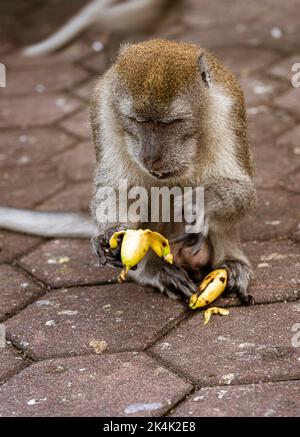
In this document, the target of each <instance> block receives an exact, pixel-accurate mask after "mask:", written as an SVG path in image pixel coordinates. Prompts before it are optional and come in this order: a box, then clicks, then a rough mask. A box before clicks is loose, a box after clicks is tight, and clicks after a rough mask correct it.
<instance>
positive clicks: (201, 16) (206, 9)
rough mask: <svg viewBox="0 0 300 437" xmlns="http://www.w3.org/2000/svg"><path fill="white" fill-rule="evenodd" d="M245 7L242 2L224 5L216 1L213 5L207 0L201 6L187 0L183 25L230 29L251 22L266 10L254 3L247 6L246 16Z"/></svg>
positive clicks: (192, 0) (191, 0)
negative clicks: (241, 23) (236, 24)
mask: <svg viewBox="0 0 300 437" xmlns="http://www.w3.org/2000/svg"><path fill="white" fill-rule="evenodd" d="M245 5H246V3H245V2H244V1H241V2H239V3H237V4H236V3H234V2H233V1H232V0H230V1H229V2H228V3H227V4H226V5H225V4H224V3H223V2H222V1H217V2H216V3H215V4H214V5H213V4H212V3H211V2H210V1H209V0H204V1H202V3H201V4H199V2H198V1H197V0H187V1H186V2H185V8H184V16H183V19H184V23H186V24H187V25H188V26H193V25H195V26H197V27H200V28H202V27H204V28H205V29H207V28H208V29H210V28H211V27H220V28H223V27H225V28H226V27H227V26H230V27H232V23H239V22H240V21H243V22H247V21H251V20H253V19H254V18H255V17H257V16H260V14H263V12H264V11H265V9H266V5H264V4H262V3H261V2H258V1H254V2H253V3H251V5H249V11H248V9H247V14H245V10H244V8H245ZM228 10H230V14H228ZM226 25H227V26H226Z"/></svg>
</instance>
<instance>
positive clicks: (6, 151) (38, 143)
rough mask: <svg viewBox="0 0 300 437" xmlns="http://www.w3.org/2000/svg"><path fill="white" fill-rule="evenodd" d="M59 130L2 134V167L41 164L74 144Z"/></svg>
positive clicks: (46, 129) (0, 158)
mask: <svg viewBox="0 0 300 437" xmlns="http://www.w3.org/2000/svg"><path fill="white" fill-rule="evenodd" d="M74 141H75V140H74V139H73V138H72V137H71V136H70V135H67V134H65V133H63V132H60V131H59V130H58V129H57V128H55V129H54V128H43V129H41V128H37V129H30V130H25V129H23V130H14V131H4V132H0V167H2V168H7V167H8V166H12V165H17V166H20V167H21V166H24V165H31V164H40V163H42V162H44V161H46V160H48V159H49V158H52V157H53V156H54V155H56V154H57V153H59V152H62V151H63V150H65V149H67V148H68V147H70V146H72V145H73V144H74Z"/></svg>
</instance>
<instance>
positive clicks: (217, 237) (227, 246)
mask: <svg viewBox="0 0 300 437" xmlns="http://www.w3.org/2000/svg"><path fill="white" fill-rule="evenodd" d="M210 240H211V243H212V246H213V263H212V267H213V268H214V269H218V268H224V269H226V270H227V273H228V284H227V290H229V291H234V292H235V293H236V294H237V295H238V296H239V298H240V299H241V301H242V303H244V304H246V305H253V304H254V298H253V297H252V296H251V295H250V294H248V288H249V284H250V280H251V277H252V270H251V266H250V263H249V261H248V259H247V257H246V255H245V254H244V253H243V251H242V249H241V246H240V241H239V232H238V229H237V227H236V226H232V227H231V228H230V230H229V229H228V228H227V229H226V228H223V229H222V228H220V227H219V228H218V230H214V231H211V232H210Z"/></svg>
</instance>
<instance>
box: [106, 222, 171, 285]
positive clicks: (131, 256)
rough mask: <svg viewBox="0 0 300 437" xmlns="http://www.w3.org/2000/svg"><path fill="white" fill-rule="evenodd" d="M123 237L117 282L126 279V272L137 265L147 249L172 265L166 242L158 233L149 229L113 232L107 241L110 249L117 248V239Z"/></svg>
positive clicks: (168, 246)
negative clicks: (121, 264) (120, 266)
mask: <svg viewBox="0 0 300 437" xmlns="http://www.w3.org/2000/svg"><path fill="white" fill-rule="evenodd" d="M121 235H123V240H122V246H121V260H122V263H123V265H124V269H123V270H122V271H121V273H120V275H119V278H118V280H119V282H123V281H124V280H125V279H126V276H127V274H128V271H129V270H130V269H132V267H134V266H135V265H137V264H138V263H139V262H140V261H142V259H143V258H144V257H145V255H146V254H147V252H148V250H149V247H151V249H152V250H153V251H154V252H155V253H156V255H158V256H159V257H161V258H164V260H165V261H166V262H169V263H170V264H172V262H173V256H172V254H171V251H170V245H169V242H168V240H167V239H166V238H165V237H163V236H162V235H161V234H159V233H158V232H153V231H150V229H138V230H134V229H128V230H127V231H120V232H115V233H114V234H113V235H112V237H111V238H110V240H109V245H110V247H111V249H116V248H117V247H118V238H119V237H120V236H121Z"/></svg>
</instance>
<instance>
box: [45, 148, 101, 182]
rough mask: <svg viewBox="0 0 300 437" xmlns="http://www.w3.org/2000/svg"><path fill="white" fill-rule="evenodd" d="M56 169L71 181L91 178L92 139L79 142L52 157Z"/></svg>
mask: <svg viewBox="0 0 300 437" xmlns="http://www.w3.org/2000/svg"><path fill="white" fill-rule="evenodd" d="M52 162H53V164H55V166H56V168H57V169H58V171H59V172H60V173H61V174H62V175H63V176H66V177H67V178H68V179H70V180H73V181H82V180H90V181H91V180H92V178H93V176H94V167H95V153H94V145H93V143H92V141H89V142H85V143H81V144H79V145H78V146H76V147H75V148H72V149H71V150H68V151H67V152H65V153H63V154H60V155H58V156H56V157H54V158H53V161H52Z"/></svg>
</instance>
